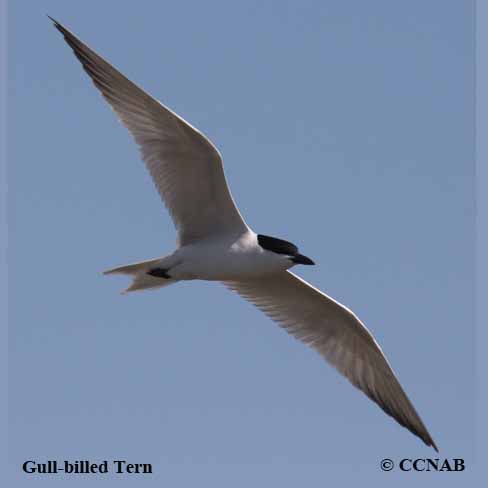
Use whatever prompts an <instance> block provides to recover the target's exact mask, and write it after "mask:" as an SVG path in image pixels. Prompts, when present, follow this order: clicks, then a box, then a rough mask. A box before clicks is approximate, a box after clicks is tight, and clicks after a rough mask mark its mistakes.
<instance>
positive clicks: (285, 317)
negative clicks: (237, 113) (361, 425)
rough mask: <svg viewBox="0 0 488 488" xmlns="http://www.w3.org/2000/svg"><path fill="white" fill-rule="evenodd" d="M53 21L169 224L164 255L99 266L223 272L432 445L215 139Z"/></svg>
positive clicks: (214, 276)
mask: <svg viewBox="0 0 488 488" xmlns="http://www.w3.org/2000/svg"><path fill="white" fill-rule="evenodd" d="M52 20H53V22H54V25H55V27H56V28H57V29H58V30H59V31H60V32H61V33H62V34H63V36H64V38H65V40H66V42H67V43H68V44H69V45H70V46H71V48H72V49H73V51H74V53H75V55H76V56H77V57H78V59H79V60H80V62H81V63H82V65H83V68H84V69H85V71H86V72H87V73H88V75H89V76H90V77H91V79H92V81H93V82H94V84H95V86H96V87H97V88H98V89H99V90H100V92H101V93H102V95H103V96H104V98H105V99H106V100H107V102H108V103H109V104H110V105H111V106H112V108H113V109H114V111H115V112H116V114H117V116H118V117H119V119H120V121H121V122H122V123H123V124H124V125H125V126H126V127H127V128H128V129H129V131H130V132H131V133H132V135H133V137H134V139H135V141H136V143H137V144H138V145H139V147H140V149H141V155H142V159H143V160H144V162H145V163H146V166H147V168H148V170H149V172H150V174H151V176H152V178H153V180H154V183H155V185H156V188H157V190H158V192H159V194H160V195H161V198H162V200H163V201H164V203H165V204H166V207H167V208H168V210H169V212H170V214H171V217H172V218H173V221H174V223H175V226H176V229H177V235H178V239H177V247H176V250H175V251H174V252H173V253H172V254H170V255H167V256H163V257H160V258H155V259H151V260H148V261H143V262H140V263H134V264H129V265H125V266H119V267H117V268H114V269H111V270H108V271H107V272H106V273H107V274H112V273H120V274H127V275H130V276H131V277H132V279H133V281H132V284H131V285H130V287H129V288H128V289H127V290H126V291H127V292H131V291H135V290H145V289H150V288H160V287H164V286H168V285H171V284H174V283H177V282H178V281H182V280H209V281H221V282H222V283H223V284H224V285H225V286H226V287H227V288H229V289H231V290H233V291H235V292H236V293H238V294H239V295H241V296H242V297H243V298H245V299H246V300H248V301H250V302H251V303H252V304H254V305H255V306H256V307H258V308H259V309H260V310H262V311H263V312H264V313H265V314H266V315H268V316H269V317H270V318H271V319H273V320H274V321H276V322H278V323H279V324H280V325H281V326H282V327H283V328H284V329H285V330H287V332H289V333H290V334H292V335H293V336H295V337H296V338H297V339H300V340H301V341H303V342H304V343H306V344H308V345H310V346H311V347H312V348H313V349H315V350H316V351H317V352H318V353H320V354H321V355H322V356H323V357H324V358H325V359H326V360H327V361H328V362H329V363H330V364H331V365H332V366H334V367H335V368H336V369H337V370H338V371H339V372H340V373H341V374H343V375H344V376H345V377H346V378H347V379H348V380H349V381H350V382H351V383H352V384H353V385H354V386H356V387H357V388H359V389H360V390H362V391H363V392H364V393H365V394H366V395H367V396H368V397H369V398H370V399H371V400H373V401H374V402H376V403H377V404H378V405H379V406H380V407H381V408H382V409H383V410H384V411H385V412H386V413H387V414H388V415H391V416H392V417H393V418H395V419H396V420H397V422H398V423H399V424H401V425H403V426H404V427H406V428H408V429H409V430H410V431H411V432H413V433H414V434H415V435H417V436H419V437H420V438H421V439H422V440H423V441H424V442H425V443H426V444H427V445H429V446H432V447H434V448H435V449H436V450H437V447H436V445H435V443H434V441H433V439H432V437H431V436H430V434H429V432H428V431H427V429H426V427H425V425H424V424H423V422H422V420H421V419H420V417H419V415H418V414H417V412H416V411H415V408H414V407H413V405H412V404H411V402H410V400H409V399H408V397H407V395H406V394H405V392H404V391H403V389H402V387H401V385H400V383H399V382H398V380H397V378H396V376H395V374H394V372H393V370H392V368H391V367H390V365H389V363H388V361H387V360H386V357H385V356H384V354H383V352H382V350H381V348H380V347H379V345H378V344H377V343H376V341H375V340H374V338H373V336H372V335H371V334H370V332H369V331H368V330H367V329H366V327H365V326H364V325H363V324H362V323H361V321H360V320H359V319H358V317H356V315H354V314H353V313H352V312H351V311H350V310H349V309H347V308H346V307H344V306H343V305H341V304H340V303H338V302H336V301H335V300H333V299H332V298H330V297H328V296H327V295H325V294H324V293H322V292H321V291H320V290H317V289H316V288H314V287H313V286H312V285H310V284H309V283H307V282H305V281H304V280H302V279H301V278H299V277H298V276H296V275H295V274H293V273H292V272H291V271H289V270H290V268H291V267H292V266H295V265H297V264H304V265H310V264H314V263H313V261H312V260H311V259H310V258H307V257H306V256H304V255H302V254H300V253H299V250H298V247H297V246H295V245H294V244H292V243H291V242H288V241H285V240H282V239H277V238H274V237H270V236H267V235H263V234H257V233H255V232H254V231H253V230H252V229H250V227H249V226H248V225H247V224H246V222H245V221H244V219H243V218H242V216H241V214H240V212H239V210H238V209H237V207H236V205H235V203H234V200H233V198H232V196H231V193H230V190H229V188H228V185H227V183H226V180H225V176H224V171H223V164H222V158H221V156H220V154H219V152H218V150H217V149H216V148H215V147H214V146H213V144H212V143H211V142H210V141H209V140H208V139H206V138H205V136H203V134H201V133H200V132H199V131H198V130H197V129H195V128H194V127H192V126H191V125H190V124H188V123H187V122H186V121H185V120H183V119H182V118H181V117H179V116H178V115H176V114H175V113H174V112H172V111H171V110H169V109H168V108H167V107H165V106H164V105H162V104H161V103H160V102H158V101H157V100H155V99H154V98H152V97H151V96H150V95H148V94H147V93H146V92H144V91H143V90H142V89H141V88H139V87H138V86H137V85H135V84H134V83H132V82H131V81H130V80H128V79H127V78H126V77H125V76H124V75H122V74H121V73H120V72H119V71H118V70H116V69H115V68H114V67H113V66H112V65H110V64H109V63H107V61H105V60H104V59H103V58H101V57H100V56H99V55H98V54H96V53H95V52H94V51H93V50H91V49H90V48H89V47H88V46H86V44H84V43H83V42H81V41H80V40H79V39H78V38H77V37H76V36H75V35H73V34H72V33H71V32H69V31H68V30H67V29H66V28H64V27H63V26H62V25H61V24H59V23H58V22H56V21H55V20H54V19H52Z"/></svg>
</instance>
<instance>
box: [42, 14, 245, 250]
mask: <svg viewBox="0 0 488 488" xmlns="http://www.w3.org/2000/svg"><path fill="white" fill-rule="evenodd" d="M51 20H52V21H53V22H54V25H55V27H56V28H57V29H58V30H59V31H60V32H61V33H62V34H63V36H64V38H65V40H66V42H67V43H68V44H69V45H70V46H71V48H72V49H73V51H74V53H75V55H76V57H77V58H78V59H79V60H80V62H81V64H82V65H83V68H84V69H85V71H86V72H87V73H88V75H89V76H90V77H91V79H92V81H93V83H94V84H95V86H96V87H97V88H98V89H99V90H100V92H101V93H102V95H103V96H104V97H105V99H106V100H107V102H108V103H109V104H110V105H111V106H112V108H113V110H114V111H115V112H116V114H117V116H118V117H119V119H120V121H121V122H122V123H123V124H124V125H125V126H126V127H127V128H128V129H129V131H130V132H131V134H132V135H133V137H134V139H135V140H136V142H137V144H138V145H139V147H140V150H141V153H142V158H143V160H144V162H145V163H146V166H147V167H148V169H149V172H150V173H151V176H152V178H153V180H154V183H155V184H156V188H157V189H158V191H159V194H160V195H161V198H162V199H163V201H164V203H165V204H166V206H167V208H168V210H169V212H170V214H171V217H172V219H173V221H174V224H175V227H176V230H177V232H178V241H179V244H180V245H184V244H189V243H191V242H194V241H198V240H200V239H203V238H205V237H209V236H213V235H219V234H228V233H236V232H237V233H238V232H245V231H246V230H247V229H248V227H247V225H246V223H245V222H244V220H243V218H242V216H241V215H240V213H239V211H238V209H237V207H236V205H235V203H234V200H233V199H232V196H231V194H230V191H229V188H228V186H227V182H226V180H225V175H224V169H223V166H222V158H221V156H220V154H219V152H218V151H217V149H216V148H215V147H214V146H213V145H212V143H211V142H210V141H209V140H208V139H207V138H206V137H205V136H203V135H202V134H201V133H200V132H199V131H198V130H197V129H195V128H194V127H192V126H191V125H190V124H188V123H187V122H186V121H185V120H183V119H182V118H181V117H179V116H178V115H176V114H175V113H174V112H172V111H171V110H169V109H168V108H166V107H165V106H163V105H162V104H161V103H160V102H158V101H157V100H155V99H154V98H152V97H151V96H150V95H148V94H147V93H146V92H145V91H143V90H142V89H141V88H139V87H138V86H136V85H135V84H134V83H132V82H131V81H130V80H128V79H127V78H126V77H125V76H124V75H123V74H121V73H120V72H119V71H118V70H116V69H115V68H114V67H113V66H112V65H110V64H109V63H107V61H105V60H104V59H103V58H101V57H100V56H99V55H98V54H96V53H95V52H94V51H92V50H91V49H90V48H89V47H88V46H87V45H86V44H84V43H83V42H81V41H80V40H79V39H78V38H77V37H76V36H75V35H74V34H72V33H71V32H70V31H69V30H67V29H66V28H65V27H63V26H62V25H61V24H60V23H59V22H57V21H55V20H54V19H51Z"/></svg>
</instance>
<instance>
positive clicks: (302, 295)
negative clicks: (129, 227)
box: [224, 271, 437, 451]
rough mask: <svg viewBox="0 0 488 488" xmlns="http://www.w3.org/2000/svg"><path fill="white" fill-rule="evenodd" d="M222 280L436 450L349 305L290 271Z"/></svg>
mask: <svg viewBox="0 0 488 488" xmlns="http://www.w3.org/2000/svg"><path fill="white" fill-rule="evenodd" d="M224 284H225V285H226V286H227V287H228V288H230V289H231V290H234V291H235V292H237V293H238V294H239V295H241V296H242V297H243V298H245V299H246V300H249V301H250V302H251V303H253V304H254V305H255V306H256V307H258V308H259V309H260V310H261V311H262V312H264V313H265V314H266V315H268V316H269V317H270V318H271V319H273V320H275V321H276V322H278V323H279V324H280V325H281V326H282V327H284V328H285V329H286V330H287V331H288V332H289V333H290V334H292V335H293V336H295V337H296V338H297V339H299V340H301V341H302V342H304V343H305V344H307V345H309V346H311V347H312V348H313V349H315V350H316V351H317V352H319V353H320V354H321V355H322V356H323V357H324V358H325V359H326V360H327V361H328V362H329V363H330V364H331V365H332V366H334V367H335V368H336V369H337V370H338V371H339V372H340V373H342V374H343V375H344V376H345V377H346V378H347V379H348V380H349V381H350V382H351V383H352V384H353V385H354V386H356V387H357V388H359V389H360V390H362V391H363V392H364V393H365V394H366V395H367V396H368V397H369V398H370V399H371V400H373V401H374V402H376V403H377V404H378V405H379V406H380V407H381V408H382V409H383V410H384V411H385V412H386V413H387V414H388V415H390V416H391V417H393V418H394V419H395V420H396V421H397V422H398V423H399V424H401V425H403V426H404V427H406V428H407V429H408V430H410V432H412V433H413V434H415V435H417V436H418V437H420V438H421V439H422V440H423V441H424V442H425V444H427V445H428V446H432V447H433V448H434V449H435V450H436V451H437V446H436V445H435V442H434V441H433V439H432V437H431V436H430V434H429V432H428V431H427V428H426V427H425V425H424V424H423V422H422V420H421V419H420V417H419V415H418V414H417V412H416V411H415V408H414V407H413V405H412V403H411V402H410V400H409V399H408V397H407V395H406V394H405V392H404V391H403V388H402V387H401V386H400V383H399V382H398V380H397V378H396V376H395V373H394V372H393V370H392V369H391V367H390V365H389V364H388V361H387V359H386V357H385V355H384V354H383V352H382V351H381V348H380V347H379V345H378V344H377V342H376V341H375V340H374V338H373V336H372V335H371V333H370V332H369V331H368V329H366V327H365V326H364V325H363V324H362V323H361V321H360V320H359V319H358V318H357V317H356V316H355V315H354V314H353V313H352V312H351V311H350V310H348V309H347V308H346V307H344V306H343V305H341V304H340V303H338V302H336V301H335V300H333V299H332V298H330V297H328V296H327V295H325V294H324V293H322V292H321V291H320V290H318V289H316V288H314V287H313V286H311V285H310V284H309V283H307V282H306V281H304V280H302V279H301V278H299V277H298V276H296V275H294V274H293V273H291V272H289V271H286V272H284V273H279V274H275V275H270V276H268V277H264V278H260V279H255V280H248V281H232V282H225V283H224Z"/></svg>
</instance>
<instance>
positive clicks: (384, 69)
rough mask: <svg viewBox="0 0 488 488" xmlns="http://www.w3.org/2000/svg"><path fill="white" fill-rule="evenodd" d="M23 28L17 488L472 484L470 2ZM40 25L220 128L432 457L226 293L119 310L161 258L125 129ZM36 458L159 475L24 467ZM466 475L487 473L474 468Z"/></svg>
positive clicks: (13, 205)
mask: <svg viewBox="0 0 488 488" xmlns="http://www.w3.org/2000/svg"><path fill="white" fill-rule="evenodd" d="M9 8H10V10H9V15H10V20H9V29H10V33H9V56H10V70H9V73H8V76H9V79H8V81H9V99H8V102H9V114H10V115H9V141H10V146H9V152H8V159H9V209H10V210H9V212H10V214H9V219H10V222H9V230H10V244H9V267H10V309H9V311H10V338H9V339H10V343H9V352H10V405H9V406H10V420H9V424H10V436H11V437H10V449H11V460H10V462H11V464H12V470H13V473H14V476H15V484H14V485H12V486H19V487H23V486H27V485H29V486H32V481H33V480H32V478H35V484H36V486H50V487H51V486H67V485H71V484H75V485H76V484H78V485H79V484H83V483H85V485H87V486H88V485H89V486H99V485H100V486H102V485H103V486H106V487H108V486H116V485H117V486H120V485H122V486H136V484H137V486H139V484H144V486H168V487H172V488H178V487H188V486H198V487H200V486H201V487H229V486H232V487H236V488H240V487H246V488H247V487H249V486H280V487H296V486H325V484H326V483H327V484H328V483H331V482H332V483H334V484H336V485H337V484H338V483H339V482H340V483H342V484H344V485H346V486H352V484H353V483H364V482H365V481H367V482H368V485H369V483H370V482H371V483H374V484H375V486H377V487H383V486H385V487H386V486H391V485H392V483H395V485H396V486H398V487H403V486H411V485H412V483H413V482H415V483H416V485H417V486H434V485H436V484H438V485H439V486H440V485H441V483H442V486H459V483H460V480H462V479H467V477H468V476H469V475H470V474H469V472H468V473H463V474H456V473H402V472H399V471H398V470H396V469H395V470H393V471H392V472H390V473H383V472H381V470H380V468H379V463H380V461H381V459H382V458H391V459H393V460H395V461H397V460H399V459H401V458H405V457H408V458H425V457H440V458H449V459H450V458H453V457H462V458H464V459H465V462H466V464H467V466H468V467H469V466H471V465H472V464H473V463H474V459H473V458H474V419H473V416H474V385H475V382H474V351H475V348H474V315H473V296H474V274H473V273H474V254H473V251H474V215H475V212H474V208H475V207H474V162H475V161H474V157H475V151H474V136H475V131H474V122H475V121H474V101H475V99H474V59H475V53H474V24H473V22H474V17H473V15H474V11H473V3H472V2H471V1H449V2H446V1H443V0H431V1H429V2H425V0H410V1H409V2H398V1H397V2H392V1H391V0H372V1H368V2H364V1H359V0H356V1H352V0H347V1H344V0H327V1H323V0H321V1H303V2H302V1H300V2H299V1H294V2H286V1H257V0H246V1H245V2H228V1H227V2H226V1H206V2H199V1H179V2H167V1H140V2H115V1H105V2H95V1H84V2H66V1H61V0H52V1H49V0H46V1H39V2H28V1H26V0H16V1H15V2H11V4H10V7H9ZM46 14H49V15H51V16H53V17H55V18H56V19H57V20H59V21H60V22H62V23H64V24H65V25H66V26H67V27H68V28H70V29H71V30H73V31H74V32H75V33H76V34H78V35H79V36H80V37H81V39H82V40H84V41H85V42H87V43H88V45H90V46H91V47H93V48H94V49H95V50H96V51H98V52H99V53H100V54H101V55H103V56H104V57H106V58H107V59H108V60H109V61H110V62H112V63H113V64H115V65H116V66H117V67H118V68H119V69H121V71H122V72H123V73H125V74H126V75H127V76H128V77H129V78H131V79H132V80H134V81H135V82H136V83H138V84H140V85H141V86H142V87H144V88H145V89H146V90H147V91H149V93H151V94H152V95H154V96H155V97H156V98H158V99H159V100H161V101H162V102H163V103H165V104H167V105H168V106H169V107H170V108H172V109H173V110H175V111H176V112H177V113H179V114H180V115H182V116H183V117H184V118H185V119H187V120H188V121H189V122H190V123H192V124H193V125H195V126H196V127H198V128H199V129H200V130H202V131H203V132H204V133H205V134H206V135H207V136H209V137H210V138H211V140H212V141H213V142H214V143H215V144H216V145H217V146H218V148H219V149H220V150H221V152H222V154H223V156H224V162H225V170H226V174H227V178H228V181H229V183H230V186H231V189H232V192H233V195H234V197H235V199H236V201H237V203H238V205H239V207H240V209H241V211H242V213H243V215H244V217H245V218H246V220H247V222H248V223H249V225H250V226H251V227H252V228H253V229H254V230H255V231H257V232H261V233H264V234H269V235H274V236H277V237H283V238H285V239H288V240H291V241H293V242H295V243H297V244H298V245H299V246H300V248H301V250H302V251H303V253H304V254H306V255H307V256H310V257H311V258H312V259H314V261H315V262H316V263H317V264H318V265H317V266H315V267H302V268H301V269H299V268H296V271H297V272H298V274H300V276H302V277H304V278H305V279H307V280H308V281H310V282H312V283H313V284H314V285H315V286H317V287H319V288H321V289H322V290H324V291H325V292H326V293H328V294H330V295H331V296H333V297H334V298H336V299H337V300H339V301H341V302H343V303H344V304H346V305H347V306H348V307H349V308H351V309H352V310H354V311H355V312H356V313H357V314H358V315H359V317H360V318H361V319H362V320H363V321H364V322H365V324H366V325H367V326H368V327H369V329H370V330H371V331H372V332H373V334H374V335H375V337H376V339H377V340H378V342H379V343H380V345H381V346H382V348H383V350H384V351H385V353H386V355H387V357H388V358H389V360H390V362H391V364H392V366H393V368H394V369H395V371H396V372H397V374H398V376H399V379H400V381H401V383H402V385H403V386H404V388H405V389H406V391H407V393H408V395H409V396H410V398H411V400H412V401H413V403H414V405H415V406H416V408H417V410H418V411H419V413H420V414H421V416H422V418H423V420H424V422H425V423H426V425H427V426H428V428H429V430H430V433H431V434H432V436H433V437H434V439H435V440H436V442H437V444H438V446H439V448H440V451H441V452H440V454H439V455H437V454H436V453H435V452H434V451H433V450H432V449H429V448H427V447H425V446H424V445H423V444H422V442H421V441H420V440H419V439H417V438H416V437H414V436H413V435H411V434H410V433H409V432H408V431H406V430H405V429H403V428H401V427H400V426H399V425H398V424H397V423H395V422H394V421H393V420H391V419H390V418H389V417H387V416H386V415H385V414H384V413H383V412H382V411H381V410H380V409H379V408H378V407H377V406H376V405H375V404H373V403H372V402H370V401H369V400H368V399H367V398H366V397H365V396H364V395H363V394H362V393H360V392H358V391H357V390H355V389H354V388H353V387H352V386H351V385H350V384H349V383H348V382H347V381H346V380H345V379H344V378H342V377H341V376H339V375H338V374H337V373H336V372H335V371H334V370H333V369H332V368H331V367H329V366H328V365H327V364H326V363H325V362H324V361H323V360H322V359H321V358H320V357H319V356H318V355H317V354H316V353H314V352H313V351H311V350H309V349H307V348H306V347H305V346H303V345H302V344H300V343H298V342H296V341H295V340H294V339H292V338H291V337H289V336H288V335H287V334H286V333H284V332H283V331H282V330H281V329H280V328H279V327H278V326H277V325H275V324H274V323H272V322H271V321H270V320H269V319H268V318H266V317H265V316H264V315H262V314H261V313H260V312H259V311H257V310H256V309H255V308H253V307H252V306H251V305H249V304H248V303H246V302H244V301H243V300H241V299H240V298H238V297H237V296H234V295H232V294H231V293H230V292H228V291H227V290H226V289H224V287H222V286H221V285H219V284H216V283H204V282H192V283H184V284H178V285H176V286H172V287H169V288H167V289H163V290H159V291H155V292H147V293H139V294H133V295H130V296H120V294H119V291H120V290H122V289H123V288H125V286H126V285H127V280H126V279H125V278H122V277H118V278H113V277H103V276H101V275H100V271H102V270H104V269H106V268H109V267H112V266H116V265H119V264H126V263H129V262H132V261H137V260H143V259H148V258H153V257H156V256H158V255H162V254H166V253H168V252H170V251H172V249H173V248H174V242H175V232H174V228H173V225H172V222H171V220H170V218H169V216H168V214H167V212H166V211H165V209H164V206H163V205H162V204H161V203H160V201H159V197H158V195H157V193H156V191H155V189H154V187H153V185H152V182H151V180H150V177H149V175H148V173H147V172H146V171H145V169H144V166H143V164H142V162H141V161H140V160H139V156H138V151H137V148H136V146H135V144H134V143H133V141H132V139H131V137H130V135H129V134H128V132H127V131H126V130H125V129H124V128H123V127H122V126H121V125H120V124H119V123H118V122H117V120H116V118H115V116H114V114H113V113H112V111H111V110H110V109H109V108H108V106H107V105H106V103H105V102H104V101H103V99H102V98H101V97H100V95H99V94H98V93H97V91H96V90H95V88H94V87H93V85H92V84H91V82H90V81H89V79H88V77H87V76H86V75H85V73H84V72H83V71H82V69H81V66H80V65H79V63H78V61H77V60H76V59H75V57H74V56H73V54H72V52H71V50H70V49H69V48H68V46H67V45H66V44H65V43H64V41H63V39H62V37H61V36H60V35H59V33H58V32H57V31H56V30H55V29H54V28H53V27H52V26H51V23H50V22H49V20H48V19H47V18H46V16H45V15H46ZM27 459H34V460H37V461H39V462H42V461H44V460H48V459H58V460H64V459H69V460H75V459H88V460H92V461H94V462H95V461H98V462H100V461H101V460H104V459H108V460H112V459H126V460H128V461H130V462H141V463H152V464H153V470H154V474H153V475H152V476H140V477H135V475H133V476H132V477H130V476H120V475H119V476H116V475H105V476H99V477H97V476H87V475H86V476H78V477H76V478H74V477H71V478H66V477H63V476H61V475H60V476H54V477H53V476H46V477H44V478H42V477H40V476H35V475H32V476H31V477H29V476H27V475H25V474H22V473H21V470H20V465H21V464H22V462H24V461H25V460H27ZM468 471H469V469H468Z"/></svg>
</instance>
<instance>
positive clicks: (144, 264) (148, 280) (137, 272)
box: [103, 258, 179, 294]
mask: <svg viewBox="0 0 488 488" xmlns="http://www.w3.org/2000/svg"><path fill="white" fill-rule="evenodd" d="M161 261H162V258H157V259H150V260H149V261H141V262H140V263H133V264H127V265H125V266H119V267H117V268H112V269H108V270H107V271H104V272H103V274H104V275H108V274H126V275H130V276H132V283H131V285H130V286H129V287H128V288H127V289H126V290H124V291H123V292H122V294H125V293H129V292H130V291H136V290H147V289H148V288H162V287H163V286H168V285H172V284H173V283H176V282H178V281H179V280H175V279H173V278H162V277H158V276H152V275H150V274H148V272H149V271H151V270H152V269H154V268H156V267H158V266H160V265H161Z"/></svg>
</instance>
